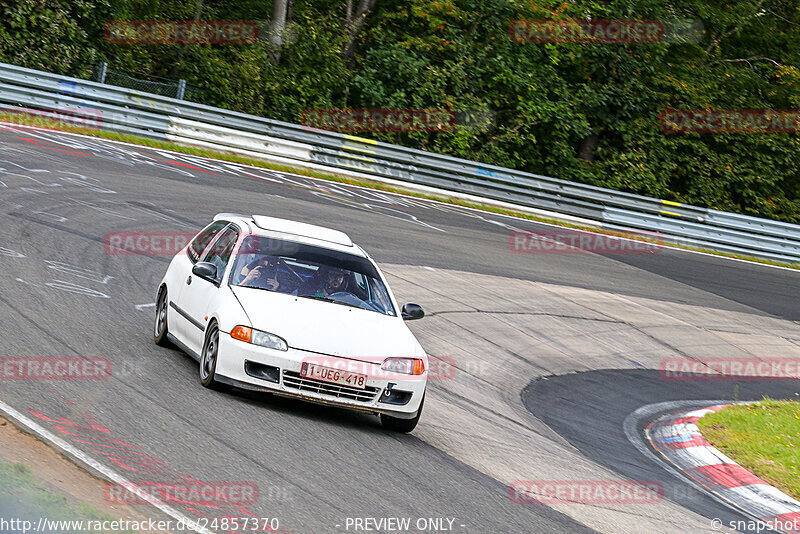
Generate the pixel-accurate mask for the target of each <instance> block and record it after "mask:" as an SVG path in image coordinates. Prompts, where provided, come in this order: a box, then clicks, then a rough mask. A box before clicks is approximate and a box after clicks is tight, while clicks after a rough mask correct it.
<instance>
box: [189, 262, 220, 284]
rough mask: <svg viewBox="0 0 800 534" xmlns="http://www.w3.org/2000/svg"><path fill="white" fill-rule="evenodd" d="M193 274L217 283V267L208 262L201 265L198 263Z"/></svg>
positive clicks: (193, 269) (193, 268)
mask: <svg viewBox="0 0 800 534" xmlns="http://www.w3.org/2000/svg"><path fill="white" fill-rule="evenodd" d="M192 274H194V275H196V276H198V277H200V278H202V279H204V280H208V281H209V282H215V283H216V281H217V266H216V265H214V264H213V263H208V262H206V261H201V262H200V263H196V264H195V266H194V267H192Z"/></svg>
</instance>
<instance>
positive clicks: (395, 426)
mask: <svg viewBox="0 0 800 534" xmlns="http://www.w3.org/2000/svg"><path fill="white" fill-rule="evenodd" d="M424 404H425V395H424V394H423V395H422V401H420V403H419V410H417V415H415V416H414V418H413V419H400V418H399V417H392V416H391V415H386V414H381V424H382V425H383V428H385V429H386V430H392V431H394V432H403V433H407V432H411V431H412V430H414V429H415V428H416V427H417V423H419V416H420V415H422V406H423V405H424Z"/></svg>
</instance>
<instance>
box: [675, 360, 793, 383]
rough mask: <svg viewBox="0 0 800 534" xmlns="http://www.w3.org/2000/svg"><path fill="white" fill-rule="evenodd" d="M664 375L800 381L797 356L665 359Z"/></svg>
mask: <svg viewBox="0 0 800 534" xmlns="http://www.w3.org/2000/svg"><path fill="white" fill-rule="evenodd" d="M659 371H660V373H659V374H660V375H661V378H662V379H664V380H675V381H681V380H685V381H725V380H735V381H742V380H798V379H800V360H798V359H796V358H693V359H691V360H690V359H688V358H665V359H663V360H661V364H660V365H659Z"/></svg>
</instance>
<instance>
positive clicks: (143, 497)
mask: <svg viewBox="0 0 800 534" xmlns="http://www.w3.org/2000/svg"><path fill="white" fill-rule="evenodd" d="M103 498H104V499H105V501H106V502H107V503H109V504H119V505H129V504H135V505H140V504H151V503H152V502H153V500H159V501H161V502H164V503H166V504H169V503H175V502H178V503H182V504H191V505H196V506H219V505H225V504H240V505H251V504H255V503H256V502H258V485H257V484H256V483H255V482H202V481H199V480H197V481H193V482H182V483H180V484H176V483H174V482H137V483H135V484H134V483H125V484H117V483H109V484H106V487H105V491H104V492H103Z"/></svg>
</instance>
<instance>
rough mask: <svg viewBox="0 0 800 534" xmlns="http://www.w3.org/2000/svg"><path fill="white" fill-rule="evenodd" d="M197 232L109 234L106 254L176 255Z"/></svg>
mask: <svg viewBox="0 0 800 534" xmlns="http://www.w3.org/2000/svg"><path fill="white" fill-rule="evenodd" d="M196 235H197V232H177V231H174V230H162V231H151V232H109V233H107V234H106V235H105V236H103V247H104V248H105V251H106V254H110V255H112V256H115V255H123V256H124V255H130V254H139V255H145V256H151V255H154V256H160V255H170V256H172V255H175V254H177V253H178V252H180V251H181V250H183V248H184V247H185V246H186V245H187V244H188V243H189V241H191V240H192V239H193V238H194V236H196Z"/></svg>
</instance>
